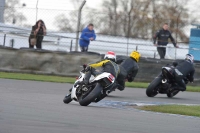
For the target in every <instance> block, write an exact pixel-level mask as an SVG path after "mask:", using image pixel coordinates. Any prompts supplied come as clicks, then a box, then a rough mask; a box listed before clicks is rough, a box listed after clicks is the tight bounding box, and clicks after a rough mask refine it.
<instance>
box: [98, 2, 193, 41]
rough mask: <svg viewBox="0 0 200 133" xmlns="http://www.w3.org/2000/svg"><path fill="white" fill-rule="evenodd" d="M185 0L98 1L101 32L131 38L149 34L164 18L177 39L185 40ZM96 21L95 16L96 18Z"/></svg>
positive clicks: (187, 22)
mask: <svg viewBox="0 0 200 133" xmlns="http://www.w3.org/2000/svg"><path fill="white" fill-rule="evenodd" d="M187 3H188V1H187V0H173V1H172V0H165V1H163V0H142V1H141V0H134V1H133V0H107V1H104V2H103V3H102V8H103V12H104V13H106V15H104V16H103V17H102V18H101V21H102V22H101V23H103V24H104V27H100V28H101V29H99V31H100V32H101V33H104V34H106V33H107V34H111V35H122V36H128V37H134V38H149V39H150V38H152V36H153V33H154V32H156V30H158V29H159V28H160V27H161V25H162V24H163V23H165V22H168V23H169V24H170V27H171V28H170V30H171V31H172V32H173V33H174V34H175V35H176V38H177V39H178V40H180V41H187V40H188V37H187V36H186V32H185V31H184V28H185V27H186V26H187V25H189V24H190V22H191V21H189V17H190V16H189V13H188V11H187V9H186V8H185V5H187ZM96 21H97V20H96Z"/></svg>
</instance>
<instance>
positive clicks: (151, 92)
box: [146, 77, 162, 97]
mask: <svg viewBox="0 0 200 133" xmlns="http://www.w3.org/2000/svg"><path fill="white" fill-rule="evenodd" d="M161 80H162V78H161V77H158V78H155V79H154V80H153V81H152V82H151V83H150V85H149V86H148V87H147V89H146V95H147V96H148V97H154V96H156V95H157V94H158V92H157V90H156V88H157V87H158V85H159V84H160V82H161Z"/></svg>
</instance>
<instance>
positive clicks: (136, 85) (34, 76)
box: [0, 72, 200, 92]
mask: <svg viewBox="0 0 200 133" xmlns="http://www.w3.org/2000/svg"><path fill="white" fill-rule="evenodd" d="M0 78H5V79H17V80H33V81H44V82H57V83H74V81H75V78H74V77H63V76H50V75H39V74H24V73H8V72H0ZM148 85H149V83H143V82H132V83H129V82H126V87H134V88H147V86H148ZM187 91H191V92H200V87H199V86H188V87H187Z"/></svg>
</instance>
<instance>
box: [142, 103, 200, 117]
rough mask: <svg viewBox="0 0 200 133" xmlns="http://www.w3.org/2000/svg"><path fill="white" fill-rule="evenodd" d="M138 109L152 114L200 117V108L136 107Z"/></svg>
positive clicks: (169, 106)
mask: <svg viewBox="0 0 200 133" xmlns="http://www.w3.org/2000/svg"><path fill="white" fill-rule="evenodd" d="M138 109H141V110H146V111H153V112H162V113H170V114H180V115H186V116H196V117H200V106H186V105H159V106H143V107H138Z"/></svg>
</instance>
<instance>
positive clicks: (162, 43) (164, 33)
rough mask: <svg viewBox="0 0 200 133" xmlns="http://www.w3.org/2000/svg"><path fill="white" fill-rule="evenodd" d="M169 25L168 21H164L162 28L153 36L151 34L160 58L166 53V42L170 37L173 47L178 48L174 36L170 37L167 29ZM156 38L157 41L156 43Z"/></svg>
mask: <svg viewBox="0 0 200 133" xmlns="http://www.w3.org/2000/svg"><path fill="white" fill-rule="evenodd" d="M168 29H169V26H168V23H165V24H164V25H163V28H162V29H160V30H159V31H158V32H157V33H156V34H155V35H154V36H153V41H154V45H155V46H157V51H158V53H159V55H160V59H164V58H165V54H166V46H167V44H168V39H169V38H170V40H171V41H172V43H173V44H174V47H176V48H178V45H177V44H176V42H175V40H174V38H173V37H172V35H171V33H170V31H169V30H168ZM156 40H157V43H156Z"/></svg>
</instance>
